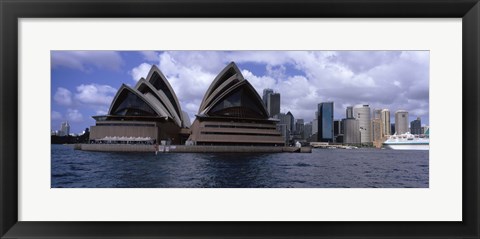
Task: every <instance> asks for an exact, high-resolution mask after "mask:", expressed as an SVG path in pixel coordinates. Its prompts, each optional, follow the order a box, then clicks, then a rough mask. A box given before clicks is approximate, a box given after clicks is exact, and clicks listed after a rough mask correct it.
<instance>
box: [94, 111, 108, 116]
mask: <svg viewBox="0 0 480 239" xmlns="http://www.w3.org/2000/svg"><path fill="white" fill-rule="evenodd" d="M107 113H108V112H107V111H105V110H97V111H95V114H96V115H106V114H107Z"/></svg>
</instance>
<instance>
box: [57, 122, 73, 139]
mask: <svg viewBox="0 0 480 239" xmlns="http://www.w3.org/2000/svg"><path fill="white" fill-rule="evenodd" d="M68 135H70V124H68V121H65V122H62V124H61V125H60V130H59V131H58V136H68Z"/></svg>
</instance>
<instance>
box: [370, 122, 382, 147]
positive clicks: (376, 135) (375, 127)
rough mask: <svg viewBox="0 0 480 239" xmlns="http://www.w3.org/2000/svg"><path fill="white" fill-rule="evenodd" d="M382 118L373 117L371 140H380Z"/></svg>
mask: <svg viewBox="0 0 480 239" xmlns="http://www.w3.org/2000/svg"><path fill="white" fill-rule="evenodd" d="M382 134H383V133H382V120H381V119H378V118H376V119H373V120H372V140H373V142H380V141H382V138H383V135H382Z"/></svg>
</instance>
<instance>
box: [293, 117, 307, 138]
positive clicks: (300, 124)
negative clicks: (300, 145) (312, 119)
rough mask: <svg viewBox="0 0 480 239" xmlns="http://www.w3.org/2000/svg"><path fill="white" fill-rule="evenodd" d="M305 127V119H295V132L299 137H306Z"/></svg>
mask: <svg viewBox="0 0 480 239" xmlns="http://www.w3.org/2000/svg"><path fill="white" fill-rule="evenodd" d="M304 129H305V121H304V120H303V119H297V120H295V134H297V135H298V137H299V138H301V139H304V138H305V137H303V131H304Z"/></svg>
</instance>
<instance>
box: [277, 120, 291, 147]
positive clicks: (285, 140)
mask: <svg viewBox="0 0 480 239" xmlns="http://www.w3.org/2000/svg"><path fill="white" fill-rule="evenodd" d="M277 131H278V132H280V134H281V135H282V137H283V143H284V144H285V145H289V143H290V132H289V131H288V127H287V125H286V124H282V123H279V124H277Z"/></svg>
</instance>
